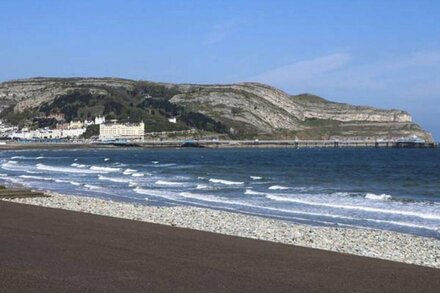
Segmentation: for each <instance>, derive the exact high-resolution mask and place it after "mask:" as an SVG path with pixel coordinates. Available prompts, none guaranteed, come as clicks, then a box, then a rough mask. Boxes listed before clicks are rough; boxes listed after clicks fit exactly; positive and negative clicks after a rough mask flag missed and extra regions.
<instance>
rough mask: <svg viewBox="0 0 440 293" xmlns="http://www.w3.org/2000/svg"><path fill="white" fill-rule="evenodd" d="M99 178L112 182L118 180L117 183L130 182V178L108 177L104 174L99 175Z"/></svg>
mask: <svg viewBox="0 0 440 293" xmlns="http://www.w3.org/2000/svg"><path fill="white" fill-rule="evenodd" d="M98 179H99V180H106V181H111V182H117V183H128V182H130V180H128V179H125V178H114V177H106V176H103V175H99V176H98Z"/></svg>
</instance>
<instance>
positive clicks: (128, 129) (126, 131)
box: [99, 122, 145, 140]
mask: <svg viewBox="0 0 440 293" xmlns="http://www.w3.org/2000/svg"><path fill="white" fill-rule="evenodd" d="M144 132H145V124H144V122H141V123H137V124H136V123H127V124H119V123H106V124H100V125H99V139H101V140H114V139H129V140H143V139H144Z"/></svg>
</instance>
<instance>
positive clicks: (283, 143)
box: [137, 140, 438, 148]
mask: <svg viewBox="0 0 440 293" xmlns="http://www.w3.org/2000/svg"><path fill="white" fill-rule="evenodd" d="M137 144H138V145H139V146H141V147H181V146H187V145H188V144H191V145H194V146H197V147H211V148H216V147H218V148H238V147H290V148H437V147H438V143H435V142H399V141H374V140H365V141H363V140H344V141H340V140H163V141H157V140H144V141H142V142H138V143H137Z"/></svg>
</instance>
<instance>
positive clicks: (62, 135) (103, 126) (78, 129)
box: [7, 117, 145, 140]
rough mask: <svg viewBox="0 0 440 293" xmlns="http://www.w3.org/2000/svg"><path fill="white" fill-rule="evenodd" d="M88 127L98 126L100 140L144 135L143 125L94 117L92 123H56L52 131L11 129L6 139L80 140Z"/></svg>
mask: <svg viewBox="0 0 440 293" xmlns="http://www.w3.org/2000/svg"><path fill="white" fill-rule="evenodd" d="M90 125H99V139H100V140H118V139H127V140H142V139H143V138H144V133H145V124H144V123H143V122H141V123H124V124H121V123H118V122H117V121H116V120H112V121H110V122H106V121H105V118H104V117H96V118H95V119H94V121H71V122H69V123H58V124H57V126H56V127H55V128H54V129H50V128H39V129H35V130H31V129H28V128H22V129H17V128H16V127H15V128H11V129H9V131H8V135H7V137H8V138H9V139H15V140H36V139H38V140H42V139H76V138H80V137H81V136H82V135H83V134H84V133H85V132H86V130H87V127H88V126H90Z"/></svg>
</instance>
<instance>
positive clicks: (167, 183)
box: [156, 180, 185, 186]
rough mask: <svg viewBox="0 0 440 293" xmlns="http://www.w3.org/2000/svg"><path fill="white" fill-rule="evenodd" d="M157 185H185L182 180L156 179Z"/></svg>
mask: <svg viewBox="0 0 440 293" xmlns="http://www.w3.org/2000/svg"><path fill="white" fill-rule="evenodd" d="M156 184H157V185H167V186H182V185H185V183H183V182H174V181H166V180H157V181H156Z"/></svg>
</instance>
